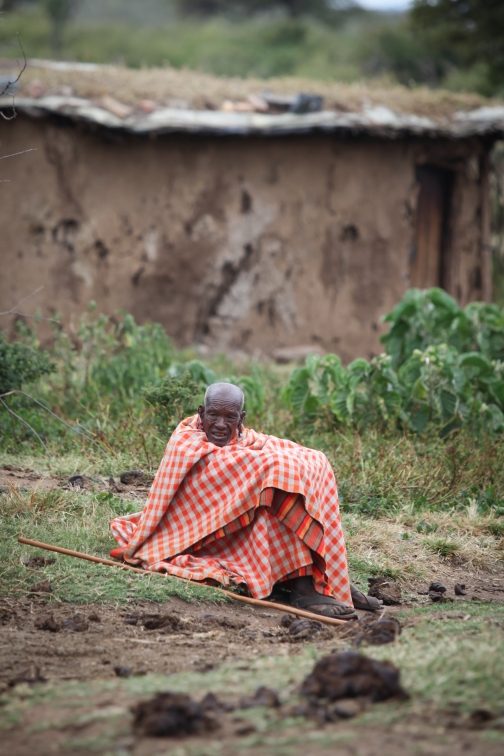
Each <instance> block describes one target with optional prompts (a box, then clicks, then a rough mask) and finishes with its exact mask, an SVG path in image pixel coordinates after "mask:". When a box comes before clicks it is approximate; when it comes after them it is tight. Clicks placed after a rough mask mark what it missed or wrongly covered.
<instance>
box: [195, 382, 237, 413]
mask: <svg viewBox="0 0 504 756" xmlns="http://www.w3.org/2000/svg"><path fill="white" fill-rule="evenodd" d="M216 399H224V400H225V401H231V402H236V404H237V405H238V406H239V409H240V412H241V411H242V409H243V405H244V404H245V394H244V393H243V391H242V390H241V388H240V387H239V386H235V385H234V383H224V382H221V383H212V384H211V385H210V386H209V387H208V388H207V390H206V391H205V407H206V406H207V405H208V402H210V403H211V402H213V401H214V400H216Z"/></svg>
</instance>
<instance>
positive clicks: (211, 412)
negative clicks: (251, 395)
mask: <svg viewBox="0 0 504 756" xmlns="http://www.w3.org/2000/svg"><path fill="white" fill-rule="evenodd" d="M198 413H199V416H200V419H201V423H202V425H203V430H204V431H205V435H206V437H207V439H208V440H209V441H211V442H212V444H215V445H216V446H221V447H222V446H226V445H227V444H229V442H230V441H232V440H233V438H234V437H235V434H236V432H237V430H238V426H239V425H241V423H242V421H243V418H244V417H245V412H242V411H241V409H240V403H239V402H237V401H236V398H235V397H233V396H226V394H225V393H224V392H223V393H222V394H218V395H217V396H214V397H212V399H208V400H207V404H206V406H205V407H203V405H201V406H200V407H199V408H198Z"/></svg>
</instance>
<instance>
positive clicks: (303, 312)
mask: <svg viewBox="0 0 504 756" xmlns="http://www.w3.org/2000/svg"><path fill="white" fill-rule="evenodd" d="M269 87H270V90H271V91H269V92H264V82H258V81H253V80H246V81H243V80H225V79H216V78H213V77H210V76H205V75H203V74H196V73H194V74H191V73H188V72H176V71H173V70H170V69H163V70H157V71H156V70H146V71H131V70H126V69H122V68H114V67H99V66H86V65H78V64H74V65H69V64H58V63H42V62H32V64H31V65H30V66H29V68H28V69H27V71H26V74H25V76H23V78H22V87H21V89H20V91H18V93H17V94H16V109H17V113H18V115H17V118H15V119H14V120H11V121H2V122H0V129H1V133H0V135H1V143H2V148H1V149H2V154H7V153H16V152H22V151H23V150H27V149H35V150H36V151H34V152H30V153H28V154H25V155H20V156H19V157H18V158H16V159H11V160H9V161H7V162H5V163H3V164H2V176H0V178H2V179H8V181H9V183H6V184H3V185H2V189H1V202H0V224H1V229H2V233H1V259H2V275H1V277H0V299H1V302H2V308H1V309H2V310H6V309H8V307H9V306H11V305H12V304H14V303H15V302H16V301H17V300H18V299H20V298H21V297H22V296H24V295H25V294H27V293H28V292H30V291H32V290H33V289H35V288H36V287H38V286H40V285H44V289H43V290H42V291H41V293H40V295H39V296H38V299H37V300H36V304H37V305H39V306H42V309H43V310H44V311H45V314H50V313H51V312H55V311H58V312H61V313H63V315H64V316H65V318H72V317H73V316H75V315H76V314H79V313H80V312H82V311H83V310H84V309H85V307H86V305H87V303H88V301H89V300H91V299H94V300H96V302H97V303H98V306H99V308H100V309H101V310H103V311H104V312H113V311H115V310H116V309H118V308H124V309H126V310H128V311H129V312H131V313H133V314H134V316H135V317H136V318H137V320H139V321H140V322H145V321H149V320H152V321H159V322H161V323H162V324H163V325H164V326H165V327H166V329H167V331H168V332H169V333H170V334H171V335H172V336H173V338H174V339H175V342H176V343H177V344H178V345H179V346H182V345H188V344H195V343H196V344H197V343H199V344H202V345H206V346H207V347H208V348H210V349H212V350H227V351H231V350H242V351H245V352H249V353H253V352H254V351H257V350H260V352H261V353H263V354H267V355H271V354H274V353H275V352H277V350H281V349H282V348H286V347H300V346H301V347H306V348H308V347H310V348H311V349H316V348H317V349H320V350H328V351H334V352H337V353H338V354H340V355H341V357H342V358H343V359H344V360H350V359H352V358H354V357H357V356H370V355H373V354H375V353H377V352H378V351H379V350H380V347H379V335H380V333H381V330H382V325H381V322H380V317H381V315H382V314H383V313H385V312H387V311H388V310H389V309H390V308H391V307H392V306H393V305H394V304H395V303H396V302H397V301H398V300H399V299H400V297H401V296H402V295H403V293H404V291H405V290H406V289H407V288H409V287H411V286H418V287H427V286H442V287H443V288H444V289H446V290H447V291H448V292H449V293H450V294H452V295H453V296H454V297H456V299H457V300H458V301H459V302H460V303H461V304H465V303H467V302H469V301H471V300H489V299H490V298H491V257H490V247H489V235H490V208H489V165H490V153H491V149H492V145H493V143H494V142H495V140H496V139H498V138H500V137H501V136H502V134H503V133H504V107H503V106H502V105H499V104H498V103H488V102H483V101H481V100H480V99H479V98H477V97H474V96H462V95H459V96H456V95H449V94H447V93H432V92H428V91H423V90H422V91H419V92H409V91H408V90H405V89H400V88H397V89H390V90H379V89H376V90H372V89H366V88H365V87H357V86H356V87H348V86H347V87H345V86H342V85H329V84H327V85H323V84H316V85H315V84H313V82H312V83H307V82H296V81H292V80H291V81H287V80H285V81H278V82H270V83H269ZM307 90H308V91H314V90H315V91H316V92H317V94H318V95H320V97H319V98H314V97H305V98H303V97H296V96H295V95H296V92H299V91H307ZM321 98H323V100H322V99H321ZM0 107H1V108H2V109H3V112H4V114H5V115H7V116H8V115H9V114H12V97H10V96H4V97H3V98H2V99H1V102H0ZM301 351H302V349H301Z"/></svg>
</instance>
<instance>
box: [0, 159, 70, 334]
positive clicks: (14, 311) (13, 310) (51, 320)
mask: <svg viewBox="0 0 504 756" xmlns="http://www.w3.org/2000/svg"><path fill="white" fill-rule="evenodd" d="M0 160H1V158H0ZM43 288H44V286H39V287H38V289H35V291H32V293H31V294H28V296H26V297H23V299H20V300H19V302H16V304H15V305H12V307H11V308H10V310H5V312H0V317H2V316H4V315H19V316H20V317H21V318H35V319H39V318H40V320H47V321H48V322H49V323H59V320H58V319H57V318H44V317H43V316H42V315H40V316H39V315H27V314H26V313H25V312H19V310H18V309H17V308H18V307H19V305H21V304H23V302H26V300H27V299H31V297H34V296H35V294H38V293H39V291H42V289H43Z"/></svg>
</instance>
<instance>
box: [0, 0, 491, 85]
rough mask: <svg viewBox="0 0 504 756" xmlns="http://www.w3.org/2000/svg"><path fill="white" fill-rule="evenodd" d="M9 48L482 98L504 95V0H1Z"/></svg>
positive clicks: (1, 40)
mask: <svg viewBox="0 0 504 756" xmlns="http://www.w3.org/2000/svg"><path fill="white" fill-rule="evenodd" d="M0 7H2V8H3V10H4V11H6V10H8V11H10V12H9V13H8V14H6V16H5V17H4V18H3V21H4V23H2V25H1V26H0V55H7V56H9V55H12V56H16V55H18V52H19V50H18V47H17V43H16V37H15V35H16V32H19V33H20V35H21V38H22V40H23V43H24V46H25V49H26V50H27V54H28V56H29V57H38V58H48V57H55V56H56V57H63V58H65V59H70V60H72V59H76V60H81V61H92V62H114V63H117V62H123V63H125V64H126V65H129V66H141V65H157V66H159V65H164V64H166V63H169V64H170V65H172V66H175V67H181V68H182V67H189V68H196V69H200V70H204V71H207V72H210V73H215V74H225V75H231V76H236V75H237V76H248V75H258V76H263V77H270V76H278V75H296V76H306V77H311V78H318V79H324V80H328V79H329V80H331V79H337V80H340V81H347V82H350V81H357V80H362V79H373V78H376V77H380V78H381V79H385V80H386V81H390V82H391V83H392V82H399V83H401V84H405V85H406V86H415V85H418V84H427V85H428V86H434V87H437V86H442V87H445V88H448V89H453V90H457V91H460V90H472V91H478V92H480V93H482V94H486V95H488V94H499V92H502V91H503V89H502V88H503V84H502V81H503V79H502V72H503V66H504V57H503V53H502V50H503V49H504V46H503V44H504V42H503V40H504V18H503V11H502V4H501V3H499V2H497V1H496V0H491V2H487V1H486V0H468V1H467V2H466V1H465V0H464V2H462V0H417V2H416V3H415V4H414V6H413V8H412V10H411V12H410V13H404V14H398V13H395V14H394V13H374V12H370V11H365V10H363V9H362V8H360V7H359V6H358V4H357V3H354V2H352V0H339V2H328V0H274V1H273V2H272V1H271V0H269V1H268V0H240V1H239V2H234V1H233V2H231V1H230V0H144V2H142V3H138V2H135V0H121V2H114V0H103V1H102V2H98V0H23V1H22V2H21V1H20V0H3V4H2V2H1V0H0Z"/></svg>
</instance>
